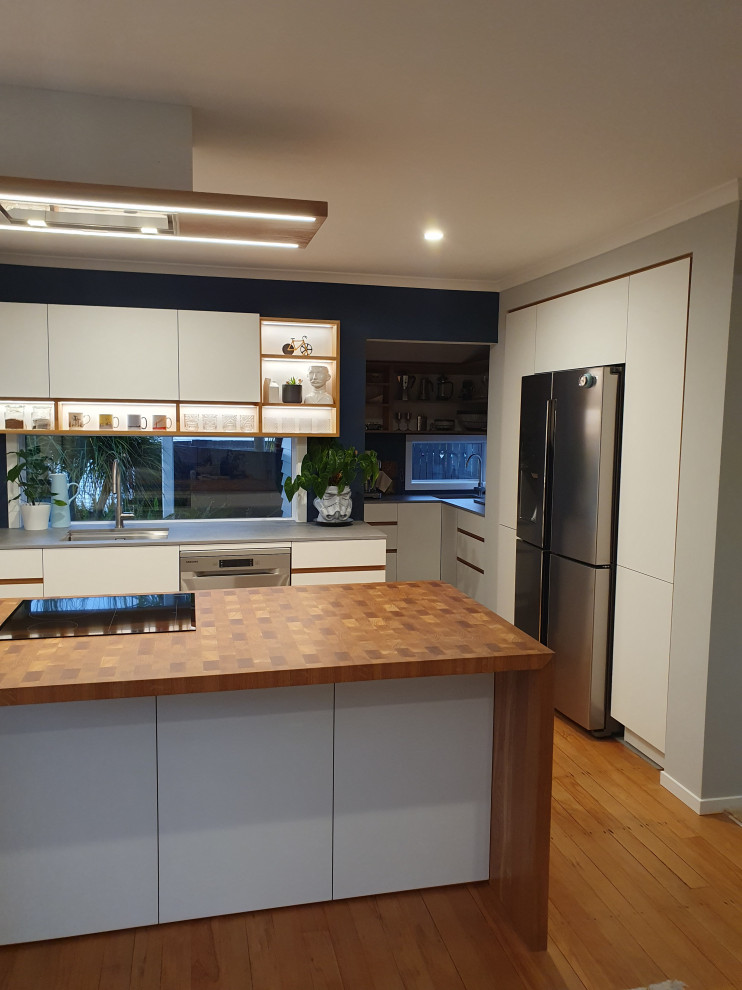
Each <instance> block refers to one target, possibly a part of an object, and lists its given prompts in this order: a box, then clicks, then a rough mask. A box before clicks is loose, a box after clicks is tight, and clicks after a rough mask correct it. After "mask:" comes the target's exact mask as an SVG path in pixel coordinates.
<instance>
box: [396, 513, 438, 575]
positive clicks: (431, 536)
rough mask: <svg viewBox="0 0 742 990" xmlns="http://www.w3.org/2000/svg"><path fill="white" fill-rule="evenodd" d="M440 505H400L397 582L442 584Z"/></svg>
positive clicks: (398, 514) (398, 516)
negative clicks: (435, 582) (436, 582)
mask: <svg viewBox="0 0 742 990" xmlns="http://www.w3.org/2000/svg"><path fill="white" fill-rule="evenodd" d="M440 577H441V504H440V502H400V504H399V506H398V508H397V580H398V581H439V580H440Z"/></svg>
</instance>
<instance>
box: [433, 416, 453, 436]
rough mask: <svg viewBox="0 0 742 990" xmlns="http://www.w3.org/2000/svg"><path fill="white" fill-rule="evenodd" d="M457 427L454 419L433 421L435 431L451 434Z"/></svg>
mask: <svg viewBox="0 0 742 990" xmlns="http://www.w3.org/2000/svg"><path fill="white" fill-rule="evenodd" d="M455 425H456V423H455V421H454V420H453V419H434V420H433V429H434V430H440V431H442V432H449V433H450V431H451V430H452V429H453V428H454V426H455Z"/></svg>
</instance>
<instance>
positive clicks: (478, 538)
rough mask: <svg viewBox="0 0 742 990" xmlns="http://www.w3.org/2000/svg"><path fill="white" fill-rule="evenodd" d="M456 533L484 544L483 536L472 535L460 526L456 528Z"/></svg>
mask: <svg viewBox="0 0 742 990" xmlns="http://www.w3.org/2000/svg"><path fill="white" fill-rule="evenodd" d="M456 532H457V533H461V534H462V535H463V536H471V538H472V539H473V540H479V542H480V543H484V537H483V536H477V534H476V533H470V532H469V530H468V529H461V527H460V526H457V527H456Z"/></svg>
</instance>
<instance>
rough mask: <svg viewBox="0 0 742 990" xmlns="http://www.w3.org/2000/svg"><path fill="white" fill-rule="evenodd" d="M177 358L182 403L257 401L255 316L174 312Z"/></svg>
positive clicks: (257, 328)
mask: <svg viewBox="0 0 742 990" xmlns="http://www.w3.org/2000/svg"><path fill="white" fill-rule="evenodd" d="M178 354H179V367H180V398H181V399H182V400H183V401H187V402H259V401H260V317H259V316H258V314H257V313H210V312H203V311H197V310H183V309H181V310H178Z"/></svg>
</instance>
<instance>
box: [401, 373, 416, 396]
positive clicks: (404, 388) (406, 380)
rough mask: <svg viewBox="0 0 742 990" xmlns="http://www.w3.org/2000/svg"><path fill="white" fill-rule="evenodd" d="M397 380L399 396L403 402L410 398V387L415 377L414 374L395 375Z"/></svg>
mask: <svg viewBox="0 0 742 990" xmlns="http://www.w3.org/2000/svg"><path fill="white" fill-rule="evenodd" d="M397 381H398V382H399V390H400V396H399V397H400V399H401V400H402V401H403V402H407V401H408V399H409V398H410V389H411V388H412V386H413V385H414V384H415V381H416V378H415V376H414V375H397Z"/></svg>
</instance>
